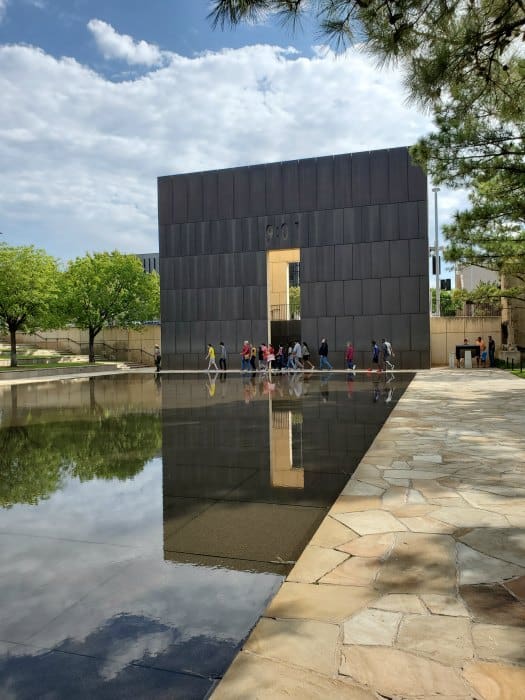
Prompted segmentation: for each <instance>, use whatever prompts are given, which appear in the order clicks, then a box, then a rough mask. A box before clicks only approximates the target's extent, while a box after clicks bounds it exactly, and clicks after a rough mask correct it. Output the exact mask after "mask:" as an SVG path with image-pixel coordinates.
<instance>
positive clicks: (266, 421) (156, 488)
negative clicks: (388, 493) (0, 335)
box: [0, 373, 411, 700]
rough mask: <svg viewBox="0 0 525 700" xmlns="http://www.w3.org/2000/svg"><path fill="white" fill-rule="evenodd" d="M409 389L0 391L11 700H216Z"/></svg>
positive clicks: (0, 572) (386, 382) (233, 385)
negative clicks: (213, 699)
mask: <svg viewBox="0 0 525 700" xmlns="http://www.w3.org/2000/svg"><path fill="white" fill-rule="evenodd" d="M410 378H411V377H409V376H407V375H405V376H401V375H396V376H394V375H369V376H359V377H356V376H355V375H354V374H349V375H330V374H323V375H321V374H319V373H315V374H313V375H307V374H304V375H303V374H300V373H298V374H293V375H287V376H282V377H275V378H273V379H272V380H271V381H268V379H267V378H264V377H260V376H258V375H256V376H248V375H247V376H245V377H240V378H239V376H238V375H237V376H226V375H225V374H212V375H202V376H199V377H198V378H195V375H193V377H192V378H189V377H187V376H180V375H179V376H176V375H161V376H157V377H154V376H153V375H151V374H129V375H115V376H108V377H97V378H90V379H89V378H80V379H76V380H67V381H66V380H64V381H56V382H42V383H35V384H21V385H13V386H0V604H1V608H0V609H1V615H0V697H2V698H10V699H11V698H12V699H13V700H15V699H19V698H20V699H23V700H25V699H31V700H32V699H33V698H37V697H45V698H53V699H57V700H61V699H62V698H64V699H65V698H68V699H71V698H97V699H98V698H108V699H109V698H111V699H113V698H120V697H122V698H124V697H125V698H129V697H134V698H154V699H156V698H184V699H191V698H205V697H207V696H208V695H209V694H210V693H211V692H212V691H213V688H214V687H215V685H216V683H217V682H218V680H219V679H220V678H221V677H222V675H223V674H224V673H225V671H226V669H227V668H228V666H229V664H230V663H231V661H232V660H233V657H234V656H235V654H236V653H237V651H238V649H239V648H240V646H241V645H242V643H243V641H244V639H245V638H246V637H247V635H248V634H249V632H250V630H251V629H252V627H253V626H254V625H255V623H256V622H257V620H258V618H259V616H260V615H261V613H262V612H263V610H264V608H265V607H266V605H267V603H268V602H269V600H270V599H271V598H272V596H273V595H274V594H275V592H276V591H277V590H278V588H279V586H280V585H281V583H282V581H283V579H284V577H285V576H286V574H287V573H288V571H289V570H290V569H291V568H292V566H293V564H294V562H295V561H296V559H297V558H298V556H299V554H300V553H301V551H302V550H303V548H304V547H305V545H306V543H307V542H308V541H309V539H310V538H311V537H312V535H313V533H314V532H315V530H316V529H317V527H318V526H319V524H320V522H321V520H322V519H323V517H324V516H325V514H326V512H327V510H328V508H329V507H330V505H331V503H332V502H333V501H334V500H335V498H336V497H337V495H338V494H339V493H340V491H341V489H342V488H343V487H344V485H345V484H346V482H347V480H348V478H349V477H350V475H351V474H352V472H353V471H354V469H355V468H356V466H357V464H358V463H359V461H360V459H361V457H362V455H363V453H364V452H365V451H366V450H367V449H368V446H369V445H370V443H371V442H372V440H373V439H374V437H375V435H376V434H377V432H378V430H379V429H380V427H381V425H382V424H383V422H384V420H385V419H386V417H387V416H388V413H389V412H390V410H391V409H392V407H393V405H394V404H395V403H396V401H397V400H398V399H399V397H400V396H401V395H402V393H403V391H404V389H405V387H406V385H407V384H408V382H409V381H410Z"/></svg>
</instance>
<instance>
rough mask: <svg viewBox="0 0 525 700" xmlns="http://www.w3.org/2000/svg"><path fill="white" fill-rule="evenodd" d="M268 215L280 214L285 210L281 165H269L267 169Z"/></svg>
mask: <svg viewBox="0 0 525 700" xmlns="http://www.w3.org/2000/svg"><path fill="white" fill-rule="evenodd" d="M265 177H266V188H265V189H266V213H267V214H280V213H281V212H283V211H284V209H283V178H282V165H281V163H269V164H268V165H267V166H266V168H265Z"/></svg>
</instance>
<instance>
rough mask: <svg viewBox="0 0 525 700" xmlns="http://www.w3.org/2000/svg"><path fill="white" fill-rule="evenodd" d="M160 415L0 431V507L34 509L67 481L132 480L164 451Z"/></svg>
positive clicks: (103, 419) (115, 417) (102, 418)
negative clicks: (32, 506) (20, 505)
mask: <svg viewBox="0 0 525 700" xmlns="http://www.w3.org/2000/svg"><path fill="white" fill-rule="evenodd" d="M161 444H162V430H161V424H160V415H159V414H158V413H147V414H125V415H121V416H115V415H103V416H97V417H96V418H95V419H94V420H93V419H92V420H86V419H84V420H79V421H75V422H67V421H65V422H56V423H36V424H33V425H24V426H15V427H11V428H4V429H3V430H0V506H3V507H9V506H11V505H13V504H15V503H29V504H36V503H38V501H39V500H41V499H43V498H49V496H50V495H51V494H52V493H54V492H55V491H57V490H58V489H60V488H61V487H62V485H63V484H64V482H65V481H66V480H67V479H69V478H75V477H76V478H78V479H80V481H89V480H90V479H121V480H125V479H129V478H132V477H134V476H135V475H136V474H138V473H139V472H140V471H141V470H142V469H143V467H144V465H145V463H146V462H147V461H148V460H150V459H151V458H152V457H154V456H155V455H156V454H157V453H158V452H159V451H160V448H161Z"/></svg>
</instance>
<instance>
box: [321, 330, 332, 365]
mask: <svg viewBox="0 0 525 700" xmlns="http://www.w3.org/2000/svg"><path fill="white" fill-rule="evenodd" d="M319 369H333V367H332V365H331V364H330V363H329V362H328V343H327V342H326V338H322V339H321V345H320V346H319Z"/></svg>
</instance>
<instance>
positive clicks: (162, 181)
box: [157, 177, 173, 227]
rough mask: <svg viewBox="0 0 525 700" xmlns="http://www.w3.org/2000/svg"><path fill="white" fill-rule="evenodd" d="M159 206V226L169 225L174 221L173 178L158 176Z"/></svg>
mask: <svg viewBox="0 0 525 700" xmlns="http://www.w3.org/2000/svg"><path fill="white" fill-rule="evenodd" d="M157 189H158V192H157V206H158V215H159V227H161V226H169V225H170V224H171V223H172V222H173V217H172V206H173V203H172V196H173V192H172V178H171V177H159V178H157Z"/></svg>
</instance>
